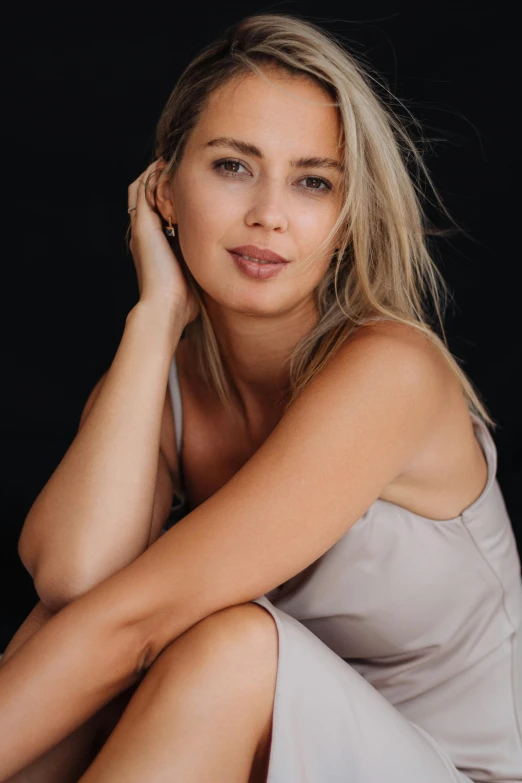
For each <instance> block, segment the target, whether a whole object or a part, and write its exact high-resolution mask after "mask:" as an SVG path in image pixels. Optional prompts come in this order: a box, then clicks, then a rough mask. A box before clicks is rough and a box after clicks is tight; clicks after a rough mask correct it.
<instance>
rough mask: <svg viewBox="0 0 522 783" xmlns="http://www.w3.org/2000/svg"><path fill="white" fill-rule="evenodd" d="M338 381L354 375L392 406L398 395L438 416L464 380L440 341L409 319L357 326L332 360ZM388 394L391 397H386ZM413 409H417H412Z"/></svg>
mask: <svg viewBox="0 0 522 783" xmlns="http://www.w3.org/2000/svg"><path fill="white" fill-rule="evenodd" d="M329 364H330V365H331V368H330V373H331V377H332V381H333V380H337V379H339V380H340V381H342V380H343V378H344V376H345V375H346V376H349V377H350V378H351V379H352V382H353V374H354V373H355V374H356V378H357V380H358V381H359V383H360V384H361V385H363V386H369V387H370V388H372V389H374V390H375V391H374V392H373V393H374V394H376V395H378V396H379V398H380V399H381V401H382V404H383V405H384V406H388V407H389V408H390V411H393V407H394V400H395V401H396V402H397V403H398V402H399V400H398V399H397V397H407V398H408V399H409V404H411V403H415V408H416V409H418V410H419V412H420V413H421V416H422V411H425V413H426V415H428V416H430V415H431V416H433V415H436V411H437V409H441V408H442V405H443V404H445V403H446V402H447V396H448V394H449V393H451V392H452V391H453V392H454V393H455V392H458V393H460V394H461V392H460V384H459V382H458V379H457V378H456V376H455V374H454V372H453V371H452V369H451V367H450V366H449V364H448V361H447V359H446V357H445V356H444V354H443V352H442V351H441V349H440V348H439V347H438V346H437V345H436V343H435V342H434V341H433V340H432V339H430V337H428V336H427V335H426V334H425V333H424V332H422V331H421V330H419V329H417V328H416V327H414V326H411V325H409V324H403V323H398V322H392V321H373V322H370V323H368V324H365V325H364V326H361V327H360V328H359V329H357V330H356V331H355V332H354V333H353V334H352V335H351V336H350V337H349V338H348V339H347V340H346V341H345V342H344V343H343V344H342V346H341V347H340V348H339V350H338V351H337V353H336V354H335V355H334V356H333V357H332V359H331V361H330V362H329ZM387 398H388V399H387ZM412 412H413V411H412Z"/></svg>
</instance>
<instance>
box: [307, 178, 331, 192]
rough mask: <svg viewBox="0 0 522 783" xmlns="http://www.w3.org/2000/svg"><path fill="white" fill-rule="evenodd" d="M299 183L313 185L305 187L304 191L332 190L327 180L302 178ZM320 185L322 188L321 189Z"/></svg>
mask: <svg viewBox="0 0 522 783" xmlns="http://www.w3.org/2000/svg"><path fill="white" fill-rule="evenodd" d="M301 181H304V182H312V183H313V184H312V186H311V187H305V190H319V191H321V190H332V187H333V186H332V183H331V182H328V180H327V179H323V178H322V177H312V176H309V177H303V180H301ZM321 185H323V186H324V187H321Z"/></svg>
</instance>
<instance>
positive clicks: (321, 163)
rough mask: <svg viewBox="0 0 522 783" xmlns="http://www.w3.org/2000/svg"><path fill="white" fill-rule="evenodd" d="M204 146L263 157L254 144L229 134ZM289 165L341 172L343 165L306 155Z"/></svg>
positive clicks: (331, 160) (330, 159)
mask: <svg viewBox="0 0 522 783" xmlns="http://www.w3.org/2000/svg"><path fill="white" fill-rule="evenodd" d="M205 146H206V147H231V148H232V149H234V150H236V152H239V153H241V154H242V155H252V156H253V157H254V158H260V159H261V160H263V159H264V157H265V156H264V155H263V153H262V152H261V150H260V149H259V147H256V146H255V144H250V143H249V142H247V141H241V139H233V138H231V137H230V136H219V137H218V138H217V139H212V140H211V141H208V142H207V143H206V145H205ZM290 165H291V166H292V167H293V168H296V169H307V168H318V169H336V170H337V171H340V172H341V173H342V171H343V165H342V163H340V161H338V160H335V158H320V157H308V158H297V159H296V160H291V161H290Z"/></svg>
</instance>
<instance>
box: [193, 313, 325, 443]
mask: <svg viewBox="0 0 522 783" xmlns="http://www.w3.org/2000/svg"><path fill="white" fill-rule="evenodd" d="M205 304H206V306H207V310H208V313H209V317H210V319H211V321H212V325H213V327H214V331H215V333H216V338H217V341H218V343H219V347H220V351H221V354H222V357H223V361H224V363H225V364H226V366H227V369H228V372H229V373H230V376H231V379H232V383H233V394H234V398H235V399H234V403H235V405H236V407H237V410H238V412H239V414H240V416H241V418H242V419H243V420H244V422H245V424H246V427H247V430H248V431H249V432H250V433H256V432H260V431H263V430H264V429H266V428H267V427H273V426H275V423H277V421H278V420H279V418H280V417H281V415H282V408H281V401H283V402H284V400H285V399H286V397H287V395H288V392H289V389H290V373H289V368H288V360H289V357H290V356H291V354H292V351H293V350H294V348H295V346H296V345H297V343H298V342H299V340H300V339H301V338H302V337H304V335H305V334H307V333H308V332H309V331H310V330H311V329H312V328H313V326H315V324H316V323H317V319H318V314H317V310H316V307H315V304H314V302H313V300H311V299H310V300H306V301H304V302H302V303H300V304H299V305H298V306H297V307H296V308H294V309H293V310H292V311H291V312H289V313H284V314H282V315H280V316H277V317H271V316H266V317H259V316H250V315H245V314H244V313H238V312H234V311H231V310H228V309H225V308H222V307H220V306H219V305H218V304H217V303H216V302H214V301H212V300H208V298H207V300H206V302H205Z"/></svg>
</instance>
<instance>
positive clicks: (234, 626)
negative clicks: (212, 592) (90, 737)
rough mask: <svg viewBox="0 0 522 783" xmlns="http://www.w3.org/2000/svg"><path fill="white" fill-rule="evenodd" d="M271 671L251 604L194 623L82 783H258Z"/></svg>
mask: <svg viewBox="0 0 522 783" xmlns="http://www.w3.org/2000/svg"><path fill="white" fill-rule="evenodd" d="M277 662H278V639H277V630H276V627H275V623H274V621H273V619H272V618H271V617H270V615H269V613H268V612H267V611H265V610H264V609H263V608H262V607H260V606H258V605H257V604H254V603H247V604H240V605H238V606H233V607H230V608H228V609H223V610H222V611H220V612H216V613H215V614H212V615H210V616H209V617H206V618H205V619H204V620H201V621H200V622H199V623H196V625H194V626H192V628H189V629H188V630H187V631H186V632H185V633H184V634H182V635H181V636H180V637H178V639H176V640H175V641H174V642H172V644H170V645H169V646H168V647H167V648H165V650H164V651H163V652H162V653H161V655H160V656H159V657H158V658H157V660H156V661H155V662H154V664H153V665H152V666H151V668H150V669H149V671H148V672H147V674H146V675H145V677H144V679H143V680H142V682H141V683H140V684H139V686H138V687H137V690H136V692H135V694H134V695H133V697H132V698H131V700H130V702H129V705H128V707H127V709H126V710H125V712H124V713H123V715H122V717H121V719H120V721H119V722H118V724H117V726H116V728H115V729H114V731H113V733H112V734H111V736H110V737H109V739H108V740H107V742H106V743H105V745H104V746H103V748H102V749H101V751H100V753H99V755H98V756H97V757H96V759H95V760H94V762H93V764H92V765H91V766H90V767H89V769H88V770H87V772H86V773H85V775H84V776H83V777H82V778H81V783H143V781H144V780H146V781H147V783H166V781H172V780H176V781H179V783H189V781H190V783H200V782H201V783H262V781H264V780H266V772H267V762H268V758H267V756H268V753H269V750H270V732H271V723H272V711H273V702H274V694H275V682H276V675H277Z"/></svg>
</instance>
